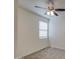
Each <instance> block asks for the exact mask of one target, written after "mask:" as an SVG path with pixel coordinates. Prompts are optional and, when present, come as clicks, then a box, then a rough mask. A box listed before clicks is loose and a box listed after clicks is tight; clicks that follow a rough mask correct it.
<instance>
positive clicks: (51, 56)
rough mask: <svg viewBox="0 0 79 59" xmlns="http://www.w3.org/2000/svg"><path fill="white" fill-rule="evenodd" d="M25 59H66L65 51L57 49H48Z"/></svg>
mask: <svg viewBox="0 0 79 59" xmlns="http://www.w3.org/2000/svg"><path fill="white" fill-rule="evenodd" d="M24 59H65V51H64V50H61V49H57V48H46V49H43V50H41V51H39V52H36V53H34V54H31V55H29V56H25V57H24Z"/></svg>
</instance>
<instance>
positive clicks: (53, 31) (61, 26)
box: [49, 16, 65, 49]
mask: <svg viewBox="0 0 79 59" xmlns="http://www.w3.org/2000/svg"><path fill="white" fill-rule="evenodd" d="M49 39H50V45H51V46H52V47H55V48H60V49H65V16H59V17H53V18H52V19H50V22H49Z"/></svg>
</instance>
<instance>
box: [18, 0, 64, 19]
mask: <svg viewBox="0 0 79 59" xmlns="http://www.w3.org/2000/svg"><path fill="white" fill-rule="evenodd" d="M18 5H19V6H21V7H23V8H25V9H27V10H30V11H32V12H34V13H36V14H38V15H41V16H43V17H46V18H49V19H50V18H52V17H56V16H47V15H45V14H44V13H45V12H46V10H44V9H40V8H35V7H34V6H41V7H45V8H47V0H18ZM54 8H65V0H54ZM57 13H58V14H59V15H60V16H63V15H64V14H65V12H57ZM57 17H59V16H57Z"/></svg>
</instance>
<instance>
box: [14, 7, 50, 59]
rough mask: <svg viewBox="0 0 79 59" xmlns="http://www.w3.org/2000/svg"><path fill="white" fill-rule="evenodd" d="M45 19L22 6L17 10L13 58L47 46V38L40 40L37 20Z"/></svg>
mask: <svg viewBox="0 0 79 59" xmlns="http://www.w3.org/2000/svg"><path fill="white" fill-rule="evenodd" d="M39 20H45V21H46V22H48V20H47V19H45V18H43V17H40V16H37V15H35V14H33V13H31V12H29V11H27V10H25V9H23V8H18V10H17V25H16V26H17V40H15V41H16V45H15V46H16V48H15V58H16V57H22V56H26V55H28V54H30V53H33V52H36V51H38V50H40V49H43V48H45V47H48V46H49V41H48V40H40V39H39V35H38V30H39V29H38V28H39V26H38V21H39Z"/></svg>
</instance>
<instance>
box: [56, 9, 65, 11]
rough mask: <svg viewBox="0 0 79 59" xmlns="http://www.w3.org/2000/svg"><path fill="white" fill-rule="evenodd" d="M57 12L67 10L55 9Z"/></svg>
mask: <svg viewBox="0 0 79 59" xmlns="http://www.w3.org/2000/svg"><path fill="white" fill-rule="evenodd" d="M55 11H65V9H55Z"/></svg>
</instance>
